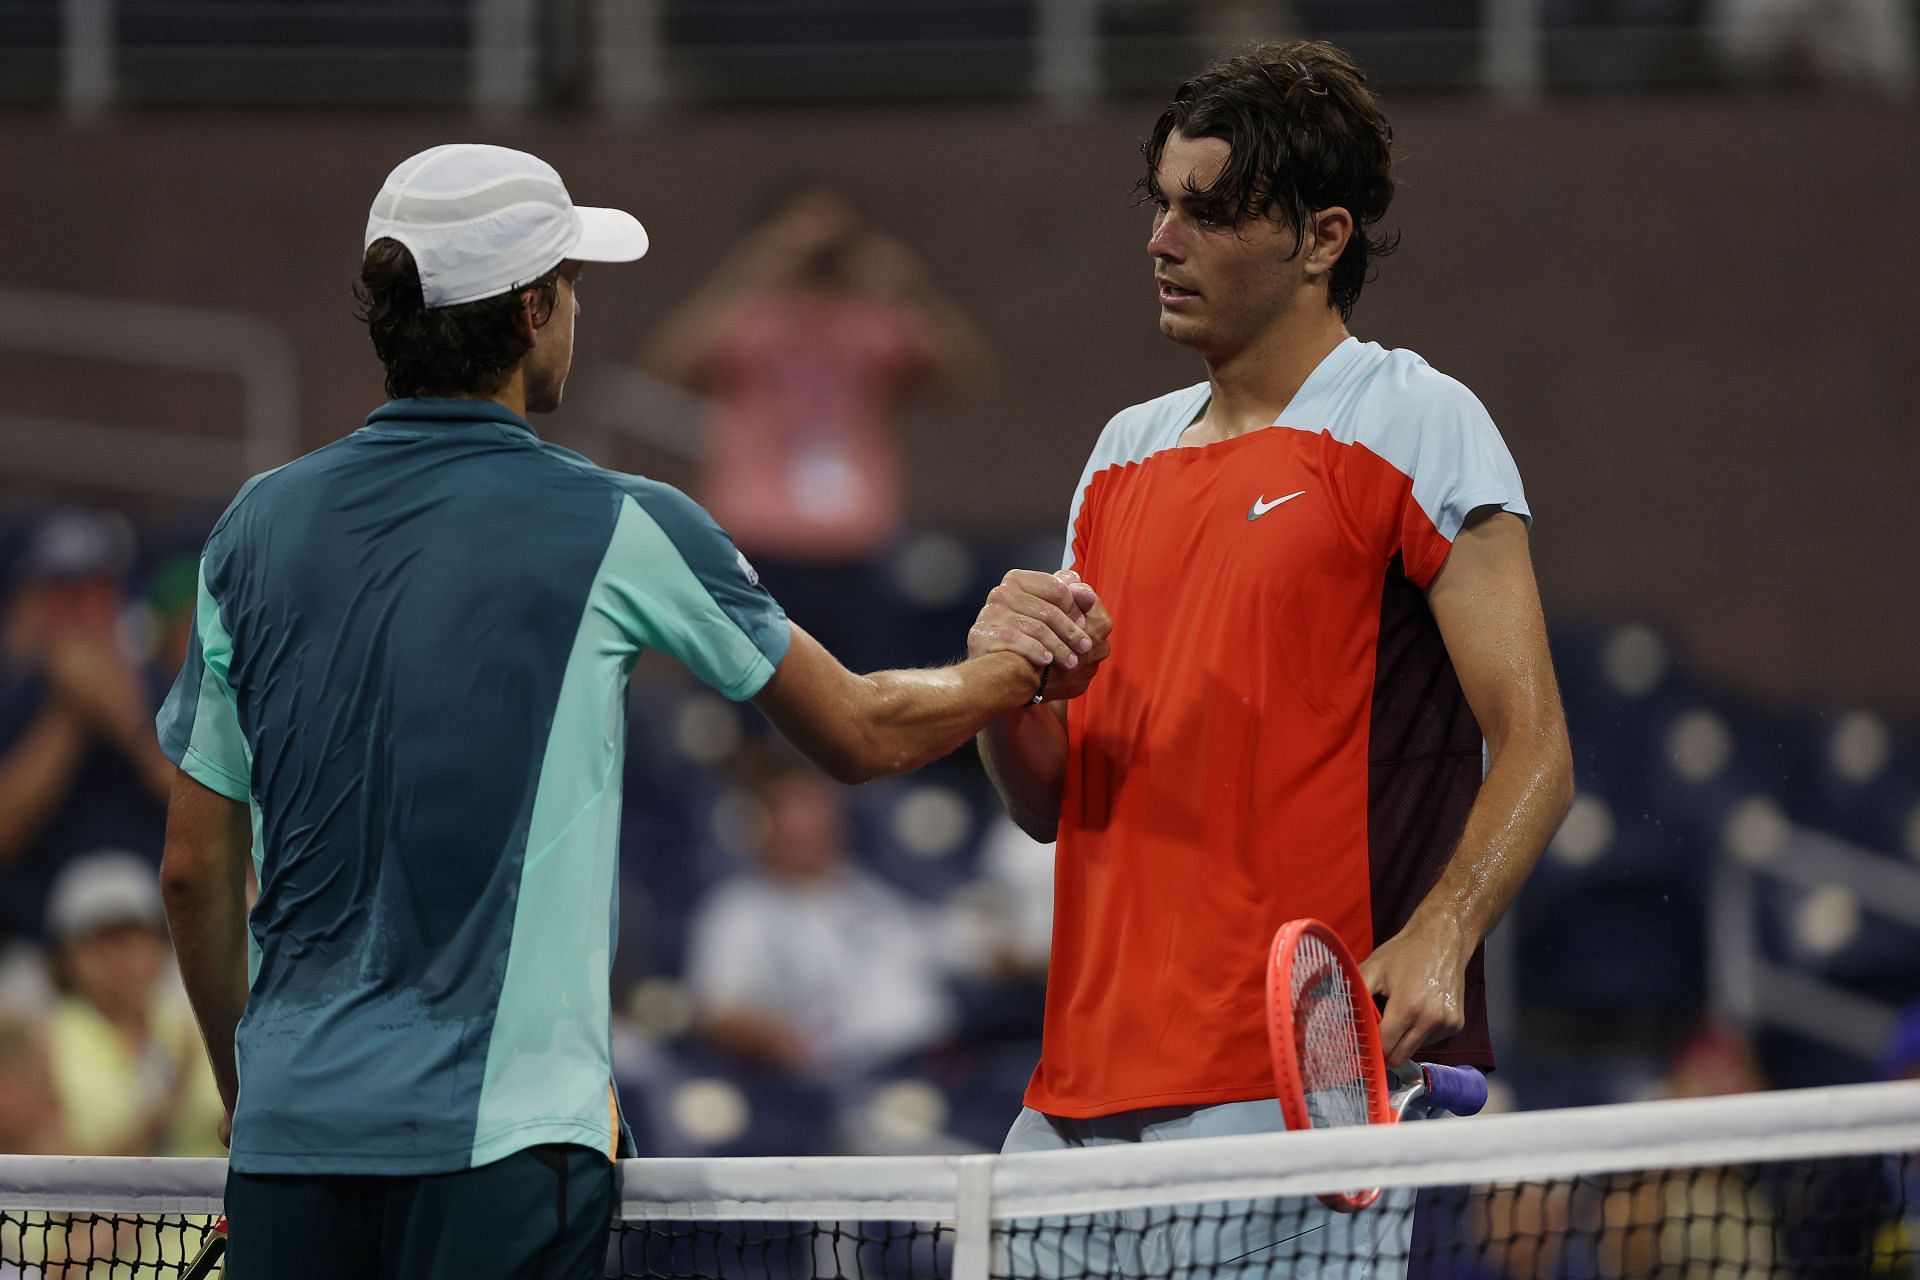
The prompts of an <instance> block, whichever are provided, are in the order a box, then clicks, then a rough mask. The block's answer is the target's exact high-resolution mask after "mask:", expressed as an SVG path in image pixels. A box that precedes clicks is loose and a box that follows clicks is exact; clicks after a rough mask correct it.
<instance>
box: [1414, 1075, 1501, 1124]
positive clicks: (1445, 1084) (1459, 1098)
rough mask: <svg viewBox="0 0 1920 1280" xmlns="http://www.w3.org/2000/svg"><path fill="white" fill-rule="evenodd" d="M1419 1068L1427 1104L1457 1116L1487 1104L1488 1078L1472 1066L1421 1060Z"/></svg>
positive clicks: (1467, 1114)
mask: <svg viewBox="0 0 1920 1280" xmlns="http://www.w3.org/2000/svg"><path fill="white" fill-rule="evenodd" d="M1420 1070H1421V1072H1422V1074H1424V1075H1425V1076H1426V1078H1427V1097H1426V1101H1427V1103H1428V1104H1429V1105H1430V1106H1435V1107H1438V1108H1440V1109H1441V1110H1442V1111H1451V1112H1452V1113H1453V1114H1454V1115H1456V1116H1470V1115H1474V1114H1476V1113H1477V1112H1478V1111H1479V1110H1480V1108H1482V1107H1484V1106H1486V1105H1487V1078H1486V1077H1485V1076H1483V1075H1481V1074H1480V1073H1479V1072H1478V1071H1476V1070H1475V1069H1474V1068H1472V1067H1447V1066H1442V1065H1441V1064H1439V1063H1437V1062H1423V1063H1421V1064H1420Z"/></svg>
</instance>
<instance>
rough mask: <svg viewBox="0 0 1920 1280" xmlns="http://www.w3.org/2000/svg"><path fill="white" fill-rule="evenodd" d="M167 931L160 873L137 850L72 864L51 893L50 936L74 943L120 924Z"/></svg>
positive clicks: (56, 880) (95, 856) (93, 855)
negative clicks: (134, 852)
mask: <svg viewBox="0 0 1920 1280" xmlns="http://www.w3.org/2000/svg"><path fill="white" fill-rule="evenodd" d="M122 924H139V925H146V926H147V927H149V928H152V929H158V930H160V931H162V932H165V931H166V927H167V914H166V909H165V908H164V907H163V906H162V905H161V902H160V873H159V872H158V871H156V870H154V866H153V864H152V863H151V862H148V861H147V860H146V859H145V858H141V857H137V856H135V855H134V854H131V853H120V852H105V853H89V854H86V855H84V856H82V857H78V858H75V859H74V860H73V861H72V862H69V863H68V864H67V865H66V866H65V867H64V868H62V869H61V872H60V874H59V875H58V876H56V877H55V878H54V881H53V888H52V890H51V892H50V893H49V894H48V896H47V935H48V936H49V937H50V938H51V939H52V940H53V941H55V942H69V941H72V940H73V939H75V938H83V937H85V936H86V935H87V934H90V933H97V932H99V931H100V930H102V929H108V928H112V927H113V926H114V925H122Z"/></svg>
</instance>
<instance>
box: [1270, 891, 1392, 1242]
mask: <svg viewBox="0 0 1920 1280" xmlns="http://www.w3.org/2000/svg"><path fill="white" fill-rule="evenodd" d="M1267 1035H1268V1038H1269V1040H1270V1042H1271V1043H1272V1046H1273V1076H1274V1083H1275V1085H1276V1086H1277V1088H1278V1090H1279V1096H1280V1113H1281V1114H1282V1115H1283V1116H1284V1117H1286V1121H1287V1128H1289V1129H1334V1128H1340V1127H1343V1126H1348V1125H1365V1124H1392V1123H1393V1121H1394V1118H1395V1117H1394V1112H1393V1107H1392V1104H1391V1102H1390V1100H1389V1098H1388V1096H1387V1094H1388V1086H1387V1066H1386V1061H1385V1060H1384V1058H1383V1057H1382V1056H1381V1052H1380V1023H1379V1016H1378V1015H1377V1014H1376V1013H1375V1012H1374V1008H1373V997H1372V995H1371V994H1369V993H1368V991H1367V984H1366V983H1365V982H1363V981H1361V978H1360V966H1359V965H1357V964H1355V963H1354V960H1353V953H1352V952H1350V951H1348V950H1347V944H1346V943H1344V942H1342V941H1341V940H1340V935H1339V934H1337V933H1335V932H1334V931H1333V930H1332V929H1330V928H1328V927H1327V926H1326V925H1324V924H1322V923H1321V922H1320V921H1318V920H1294V921H1290V922H1288V923H1287V924H1284V925H1282V926H1280V931H1279V932H1278V933H1276V934H1275V935H1274V936H1273V950H1272V953H1271V955H1270V958H1269V961H1268V964H1267ZM1379 1195H1380V1190H1379V1188H1378V1187H1375V1188H1373V1189H1372V1190H1365V1191H1348V1192H1341V1193H1329V1194H1324V1195H1322V1196H1321V1197H1320V1200H1321V1202H1322V1203H1324V1204H1325V1205H1326V1206H1327V1207H1328V1208H1329V1209H1337V1210H1339V1211H1340V1212H1342V1213H1352V1212H1354V1211H1356V1210H1359V1209H1364V1208H1366V1207H1367V1206H1368V1205H1370V1204H1372V1203H1373V1202H1374V1201H1375V1200H1376V1199H1378V1198H1379Z"/></svg>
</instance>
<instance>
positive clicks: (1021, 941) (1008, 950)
mask: <svg viewBox="0 0 1920 1280" xmlns="http://www.w3.org/2000/svg"><path fill="white" fill-rule="evenodd" d="M1053 850H1054V846H1053V845H1051V844H1042V843H1040V841H1038V840H1035V839H1034V838H1033V837H1032V836H1030V835H1028V834H1027V833H1026V832H1024V831H1022V830H1021V829H1020V827H1019V825H1018V824H1017V823H1015V822H1014V820H1013V819H1012V818H1009V817H1007V816H1006V815H1005V814H1004V813H1002V814H999V815H997V816H996V817H995V819H994V822H993V825H992V827H991V828H989V829H988V831H987V835H986V838H985V839H984V840H983V841H982V843H981V846H980V873H981V874H980V879H979V880H978V881H977V882H976V883H974V884H972V885H970V886H968V887H967V891H966V894H967V898H968V904H967V905H968V907H969V908H970V910H969V912H968V914H969V915H970V916H972V917H974V919H973V920H971V921H969V924H970V926H971V932H972V935H973V936H972V938H971V939H970V941H972V943H973V945H974V946H975V947H976V948H977V950H978V951H979V953H980V954H979V955H978V957H977V959H976V962H975V966H974V967H975V968H976V969H977V970H978V971H979V972H981V973H984V974H988V975H991V976H995V977H1000V978H1011V979H1028V980H1034V981H1043V980H1044V979H1045V978H1046V973H1047V955H1048V952H1049V951H1050V950H1051V948H1052V942H1053Z"/></svg>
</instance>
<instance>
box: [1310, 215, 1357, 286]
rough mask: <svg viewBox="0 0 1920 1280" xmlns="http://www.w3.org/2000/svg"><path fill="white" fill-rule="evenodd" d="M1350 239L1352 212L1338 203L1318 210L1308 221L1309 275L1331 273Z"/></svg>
mask: <svg viewBox="0 0 1920 1280" xmlns="http://www.w3.org/2000/svg"><path fill="white" fill-rule="evenodd" d="M1351 239H1353V215H1352V214H1351V213H1348V212H1347V211H1346V210H1345V209H1344V208H1342V207H1341V206H1339V205H1334V206H1333V207H1332V208H1330V209H1321V210H1319V211H1318V212H1316V213H1314V214H1313V215H1312V216H1311V217H1310V218H1309V219H1308V220H1307V236H1306V240H1307V243H1306V270H1307V274H1308V275H1309V276H1315V277H1317V276H1325V275H1331V274H1332V272H1333V267H1334V264H1335V263H1337V262H1339V261H1340V255H1341V254H1342V253H1345V252H1346V249H1347V242H1348V241H1349V240H1351Z"/></svg>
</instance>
